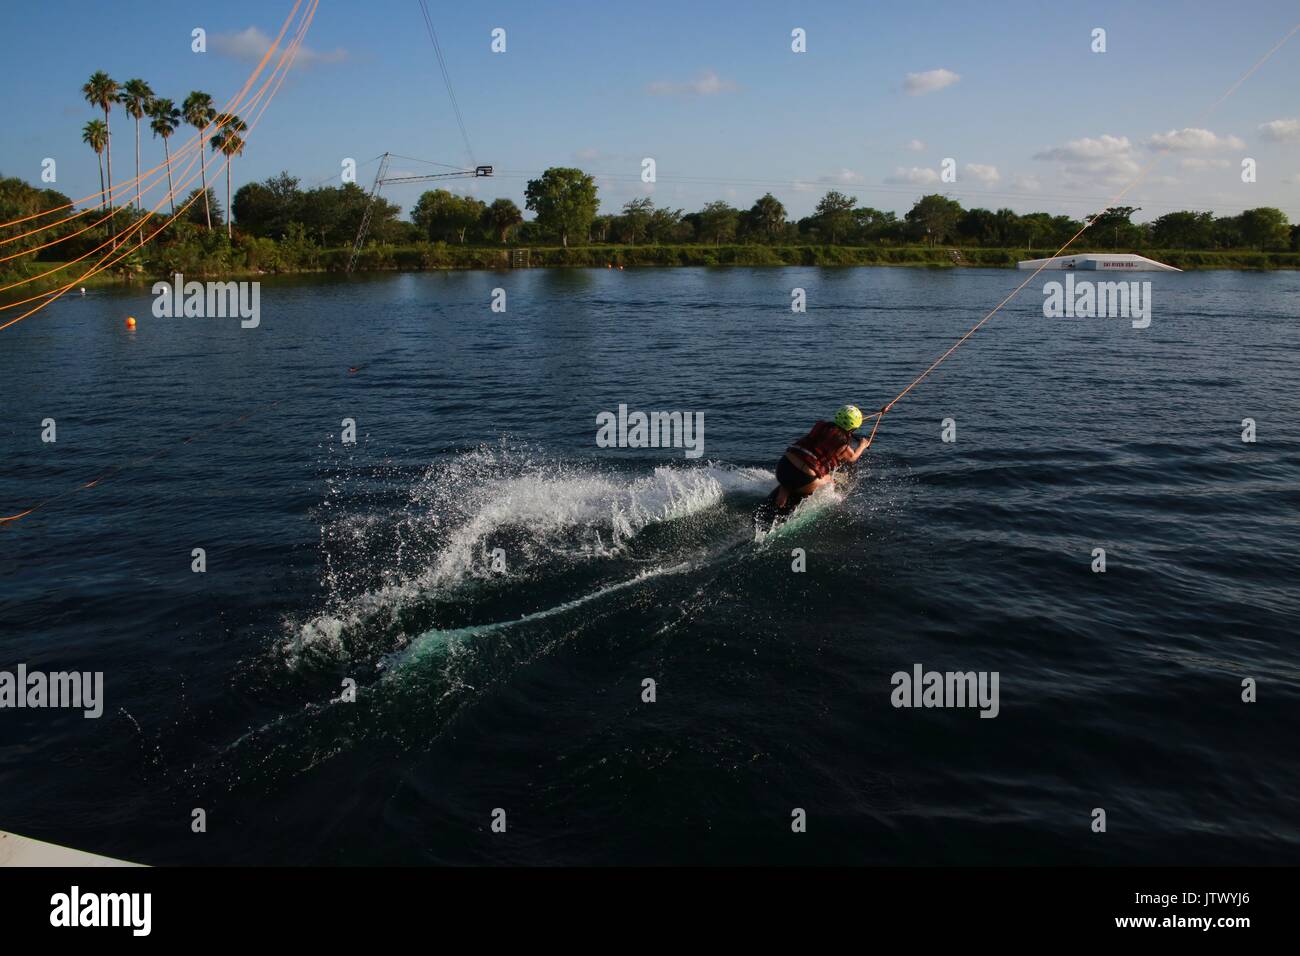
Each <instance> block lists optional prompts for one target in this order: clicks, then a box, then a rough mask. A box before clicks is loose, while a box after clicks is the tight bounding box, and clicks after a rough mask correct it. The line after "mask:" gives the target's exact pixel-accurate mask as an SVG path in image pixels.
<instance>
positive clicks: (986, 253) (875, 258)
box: [321, 244, 1300, 271]
mask: <svg viewBox="0 0 1300 956" xmlns="http://www.w3.org/2000/svg"><path fill="white" fill-rule="evenodd" d="M1051 251H1052V250H1046V251H1045V250H1042V249H1038V250H1031V249H989V248H982V247H975V248H967V249H954V248H952V247H944V246H937V247H934V248H931V247H927V246H828V245H801V246H795V245H790V246H766V245H726V246H704V245H680V246H671V245H647V246H613V245H599V246H573V247H571V248H568V249H564V248H562V247H557V246H550V247H533V248H531V249H529V250H528V255H529V262H530V265H532V266H534V267H538V266H540V267H547V266H561V267H563V266H568V267H585V268H597V269H599V268H605V267H606V266H609V265H613V266H620V265H621V266H626V267H636V266H909V265H913V266H933V267H941V268H954V267H962V266H968V267H978V268H1012V269H1013V268H1015V265H1016V263H1017V262H1019V261H1020V260H1022V259H1034V258H1039V257H1042V256H1046V255H1048V254H1049V253H1050V252H1051ZM1124 251H1126V252H1127V251H1129V250H1124ZM1142 254H1143V255H1147V256H1149V257H1150V258H1152V259H1156V260H1157V261H1160V262H1166V263H1168V264H1169V265H1172V266H1177V267H1178V268H1180V269H1300V252H1246V251H1225V252H1202V251H1197V250H1176V249H1157V250H1145V251H1144V252H1143V253H1142ZM348 255H349V252H348V251H347V250H331V251H328V252H326V253H324V254H323V255H322V257H321V258H322V265H323V266H324V267H325V268H327V269H329V270H331V271H334V270H336V269H337V270H342V269H344V268H346V266H347V259H348ZM508 265H509V252H507V251H505V250H502V249H493V248H487V247H475V246H449V245H440V244H432V245H422V246H400V247H399V246H375V247H371V248H367V249H366V250H364V251H363V252H362V255H361V258H360V259H359V260H358V263H357V268H358V269H361V270H377V269H500V268H506V267H508Z"/></svg>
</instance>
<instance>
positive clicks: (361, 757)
mask: <svg viewBox="0 0 1300 956" xmlns="http://www.w3.org/2000/svg"><path fill="white" fill-rule="evenodd" d="M1023 277H1024V274H1023V273H1013V272H1005V271H977V270H944V271H931V270H912V269H844V270H818V269H764V270H747V269H719V270H687V269H677V270H643V271H628V272H608V271H531V272H528V271H523V272H512V273H505V274H488V273H474V274H457V275H427V274H422V275H393V276H382V277H375V278H360V279H356V280H353V281H340V280H326V279H321V280H313V281H307V282H302V281H274V282H272V281H268V282H265V283H264V284H263V288H262V299H261V310H262V317H261V326H260V327H259V328H257V329H241V328H240V327H239V324H238V322H237V321H236V320H231V319H175V320H167V319H155V318H153V317H152V316H151V314H150V305H151V302H152V297H151V295H150V293H149V290H148V289H147V288H141V289H136V290H134V291H129V292H108V291H101V292H93V293H91V294H90V295H88V296H87V297H85V298H82V299H75V300H73V299H69V300H65V301H62V302H59V303H57V304H56V305H54V306H52V307H51V308H49V309H47V310H45V311H44V312H41V313H39V314H37V315H36V316H33V317H32V318H31V319H28V320H27V321H25V322H23V323H21V324H19V325H18V326H15V327H13V328H11V329H9V330H7V331H5V332H4V333H0V382H2V383H3V389H2V390H0V394H3V413H2V414H0V512H2V513H4V514H9V513H12V512H15V511H19V510H22V509H23V508H25V507H28V506H30V505H31V504H33V503H36V502H38V501H41V500H43V499H45V498H48V497H50V496H52V495H57V494H59V493H61V492H71V493H69V494H66V495H65V496H64V497H62V498H60V499H58V500H56V501H53V502H51V503H50V504H48V505H46V506H45V507H44V508H42V509H40V510H38V511H36V512H35V513H33V514H31V515H30V516H28V517H27V518H24V519H22V520H21V521H18V522H15V523H12V524H10V525H7V526H0V669H9V670H12V669H14V668H15V667H16V665H17V664H18V663H20V662H21V663H25V664H26V665H27V666H28V668H29V669H32V670H47V671H53V670H67V669H76V670H80V671H103V673H104V680H105V696H106V705H105V713H104V716H103V717H102V718H100V719H98V720H87V719H83V718H82V717H81V716H80V714H79V713H71V712H68V711H59V710H22V711H16V710H4V711H0V828H3V829H8V830H11V831H15V832H18V833H23V834H27V835H32V836H37V837H41V838H44V839H49V840H54V841H56V842H60V843H67V844H71V845H74V846H78V847H81V848H85V849H90V850H95V851H98V852H102V853H108V854H111V855H114V856H120V857H125V858H128V859H133V860H139V861H142V862H148V863H158V864H162V863H179V862H216V863H244V862H251V863H276V862H279V863H374V862H400V863H483V862H509V863H612V862H654V863H660V862H840V863H1029V862H1034V863H1044V862H1051V863H1079V862H1083V863H1102V862H1111V863H1118V862H1129V863H1174V862H1178V863H1187V862H1194V863H1208V862H1223V863H1232V862H1240V863H1263V862H1294V861H1295V860H1296V858H1297V851H1298V850H1300V832H1298V830H1297V823H1296V820H1297V815H1296V812H1295V807H1296V804H1295V793H1296V792H1297V790H1300V766H1298V762H1297V757H1296V740H1297V737H1298V736H1300V707H1298V706H1297V704H1298V703H1300V689H1298V687H1297V680H1298V679H1300V667H1298V666H1297V653H1296V632H1297V625H1298V624H1300V584H1297V574H1296V567H1297V564H1298V563H1300V522H1297V517H1296V515H1297V505H1300V390H1297V388H1296V384H1297V376H1296V369H1297V359H1298V358H1300V304H1298V303H1300V300H1298V298H1297V293H1300V276H1297V275H1296V274H1284V273H1278V274H1244V273H1228V272H1213V273H1192V274H1180V275H1172V274H1154V275H1144V276H1141V277H1138V278H1140V279H1144V280H1150V281H1151V282H1152V283H1153V285H1154V290H1153V292H1154V297H1155V298H1154V314H1153V318H1152V322H1151V326H1150V328H1149V329H1146V330H1144V331H1137V330H1134V329H1132V328H1131V327H1130V324H1129V323H1128V322H1127V321H1126V320H1121V319H1108V320H1103V319H1076V320H1049V319H1045V318H1043V317H1042V315H1041V302H1042V293H1041V287H1042V282H1041V281H1038V282H1036V283H1035V284H1034V286H1032V287H1031V288H1030V289H1029V290H1027V292H1026V294H1025V296H1024V298H1023V299H1022V300H1020V301H1018V302H1017V303H1015V304H1013V305H1012V306H1011V307H1009V308H1008V309H1007V310H1005V312H1004V313H1003V314H1000V315H999V316H997V317H996V318H995V319H993V320H992V321H991V322H990V323H989V324H988V325H987V326H985V327H984V328H983V329H982V330H981V331H980V332H979V333H977V334H976V335H975V336H974V337H973V338H972V339H971V340H970V341H969V342H968V343H967V344H966V345H965V346H963V347H962V349H961V350H959V351H958V352H957V353H956V354H955V355H954V357H953V358H952V359H950V360H949V361H948V362H946V363H945V364H944V365H942V366H941V367H940V368H939V370H938V371H937V372H936V373H935V374H934V375H933V376H932V377H931V378H930V379H928V380H927V381H926V382H925V383H924V384H922V385H921V386H920V387H918V388H917V389H916V390H915V391H914V392H913V393H911V394H910V395H909V396H908V397H907V398H906V399H905V400H904V401H903V402H901V403H900V404H899V405H898V406H897V407H896V408H895V410H894V411H893V412H891V413H890V414H889V415H888V416H887V417H886V419H885V421H884V424H883V426H882V427H881V430H880V433H879V436H878V438H877V441H876V444H875V446H874V447H873V448H872V450H871V451H870V452H869V453H868V454H867V456H865V457H864V459H863V466H864V467H862V468H860V469H859V471H858V473H857V475H856V476H855V477H854V479H853V481H851V482H848V483H846V484H845V486H844V487H842V488H841V489H839V490H838V491H836V492H834V493H831V494H828V495H826V496H824V499H822V500H819V501H817V502H815V503H814V505H815V507H811V508H809V509H808V510H807V512H806V513H802V514H801V515H800V516H799V520H797V521H796V522H794V523H793V524H792V526H791V527H789V528H787V529H786V530H785V531H784V532H783V533H782V534H781V535H778V536H777V537H775V538H770V539H767V540H764V541H756V540H755V536H754V533H753V530H752V527H751V524H750V513H751V511H752V510H753V508H754V507H755V505H757V504H758V502H759V501H760V500H761V499H762V498H763V496H764V495H765V494H766V492H767V490H768V489H769V487H770V486H771V479H770V473H771V469H772V467H773V465H774V464H775V461H776V459H777V457H778V456H779V455H780V453H781V451H782V449H783V448H784V447H785V445H786V444H787V443H788V442H789V441H790V440H791V439H793V438H795V437H797V436H798V435H799V434H800V433H801V432H802V431H803V430H804V429H805V428H806V427H807V425H809V424H810V423H811V422H812V421H813V420H815V419H817V418H822V417H827V416H828V415H829V414H830V413H831V412H832V411H833V410H834V408H835V407H836V406H838V405H839V404H840V403H842V402H844V401H856V402H857V403H859V404H861V405H862V406H863V407H864V408H868V409H870V408H875V407H879V406H880V405H881V404H883V403H884V402H885V401H887V400H888V399H890V398H892V397H893V396H894V394H896V393H897V392H898V390H899V389H901V388H902V387H903V386H904V385H905V384H906V383H907V382H908V381H909V380H910V379H911V378H912V376H913V375H915V374H916V373H917V372H919V371H920V370H921V369H922V368H924V367H925V366H926V365H927V364H928V363H929V362H930V361H931V360H932V359H933V358H934V357H936V356H937V355H938V354H939V353H940V352H942V351H943V350H944V349H945V348H946V347H947V346H948V345H949V344H950V343H951V342H952V341H953V340H954V339H955V338H957V337H958V336H959V335H960V334H961V333H962V332H964V331H965V330H966V329H967V328H968V327H969V326H970V325H971V324H972V323H973V322H975V321H976V320H977V319H978V318H979V317H980V315H982V314H983V312H984V311H985V310H987V308H989V307H990V306H991V305H992V304H993V303H995V302H997V301H998V300H999V299H1000V298H1001V297H1002V296H1003V295H1004V294H1005V293H1006V292H1007V291H1008V290H1009V289H1010V288H1011V287H1012V286H1013V285H1014V284H1015V283H1017V282H1018V281H1019V280H1020V279H1022V278H1023ZM1044 278H1046V277H1044ZM1058 278H1059V276H1058ZM796 286H797V287H802V288H805V289H806V290H807V293H808V298H809V311H808V313H807V314H805V315H793V314H791V312H790V310H789V303H790V290H791V289H792V288H794V287H796ZM495 287H501V288H504V289H505V290H506V292H507V296H508V299H507V308H508V311H507V312H506V313H505V314H500V313H494V312H492V311H491V309H490V302H491V295H492V290H493V288H495ZM126 315H134V316H136V317H137V318H138V319H139V328H138V329H137V330H136V331H134V332H128V331H126V329H125V328H124V327H123V319H124V317H125V316H126ZM350 369H356V371H350ZM273 403H274V404H273ZM620 403H625V404H627V405H628V406H629V407H630V408H631V409H633V410H636V409H640V410H645V411H653V410H658V411H675V410H677V411H684V412H703V413H704V417H705V422H706V425H705V444H704V455H703V457H701V458H699V459H688V458H687V457H685V455H684V454H683V453H682V451H681V450H680V449H644V450H642V449H617V448H598V447H597V446H596V442H595V434H596V427H595V417H596V415H597V414H598V413H599V412H601V411H605V410H611V411H612V410H615V409H617V407H618V405H619V404H620ZM246 414H247V415H248V417H247V418H246V419H245V420H243V421H237V419H239V418H240V417H241V416H244V415H246ZM46 418H53V419H55V421H56V423H57V429H58V431H57V439H58V440H57V442H56V443H54V444H45V443H42V442H41V440H40V436H41V422H42V420H43V419H46ZM345 418H350V419H354V420H355V421H356V423H357V436H358V438H357V443H356V444H355V445H346V444H343V443H342V442H341V441H340V431H341V426H340V423H341V421H342V420H343V419H345ZM945 418H952V419H954V420H955V422H956V428H957V441H956V442H953V443H944V442H942V441H941V440H940V433H941V422H942V420H943V419H945ZM1244 418H1253V419H1255V420H1256V422H1257V428H1258V441H1257V442H1255V443H1253V444H1248V443H1243V442H1242V441H1241V432H1242V420H1243V419H1244ZM191 436H193V440H192V441H190V442H188V443H186V442H185V439H186V438H187V437H191ZM118 466H121V470H120V471H112V469H115V468H117V467H118ZM105 472H109V474H108V476H107V477H106V478H105V479H104V480H103V481H102V482H101V483H100V484H98V485H96V486H94V487H93V488H90V489H86V490H80V491H73V490H72V489H75V488H76V487H77V486H78V485H80V484H82V483H85V482H87V481H90V480H91V479H93V478H96V477H98V476H100V475H103V474H104V473H105ZM1098 547H1100V548H1105V550H1106V552H1107V570H1106V572H1105V573H1104V574H1097V573H1093V571H1092V570H1091V564H1092V552H1093V549H1094V548H1098ZM194 548H204V549H205V550H206V554H207V571H206V573H203V574H196V573H193V572H192V571H191V569H190V567H191V560H192V558H191V551H192V549H194ZM498 548H499V549H501V551H500V554H501V555H502V556H503V557H504V560H505V562H506V571H505V573H496V572H494V571H493V570H492V568H491V566H490V561H491V555H492V553H493V552H494V551H495V549H498ZM795 548H800V549H803V551H804V553H805V554H806V561H807V570H806V571H805V572H803V573H795V572H793V571H792V570H791V562H792V560H793V559H792V550H793V549H795ZM918 663H919V664H921V665H923V666H924V668H926V669H935V670H941V671H948V670H961V671H966V670H983V671H997V672H998V674H999V675H1000V712H999V714H998V716H997V717H996V718H994V719H981V718H980V717H979V715H978V712H977V711H975V710H971V709H952V708H950V709H897V708H895V707H893V706H891V703H890V695H891V691H892V690H893V688H892V686H891V682H890V678H891V675H892V674H893V673H894V672H896V671H900V670H901V671H911V669H912V667H913V665H914V664H918ZM646 678H650V679H653V680H654V681H656V682H657V685H656V697H657V699H656V701H655V702H654V703H644V702H642V699H641V695H642V681H643V680H645V679H646ZM1245 678H1253V679H1254V680H1255V681H1256V682H1257V685H1258V701H1257V702H1255V703H1244V702H1243V701H1242V699H1241V694H1242V681H1243V679H1245ZM345 679H351V680H354V681H355V682H356V685H357V687H358V693H357V700H356V702H355V703H348V702H337V703H336V702H332V700H333V699H335V698H338V697H339V695H340V693H341V692H342V690H343V685H342V682H343V681H344V680H345ZM195 808H203V809H204V810H205V811H206V814H207V820H208V831H207V832H206V833H201V834H196V833H193V832H191V826H190V822H191V813H192V811H193V810H194V809H195ZM496 808H501V809H504V810H505V811H506V814H507V821H508V829H507V832H506V833H504V834H496V833H493V832H492V831H491V828H490V824H491V819H492V813H493V811H494V809H496ZM794 808H802V809H804V810H805V811H806V812H807V816H808V828H807V832H806V833H804V834H793V833H792V832H791V827H790V821H791V812H792V810H793V809H794ZM1094 808H1102V809H1104V810H1105V811H1106V814H1107V831H1106V832H1105V833H1094V832H1092V831H1091V828H1090V825H1091V823H1092V811H1093V809H1094Z"/></svg>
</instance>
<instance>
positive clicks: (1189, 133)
mask: <svg viewBox="0 0 1300 956" xmlns="http://www.w3.org/2000/svg"><path fill="white" fill-rule="evenodd" d="M1147 148H1148V149H1154V150H1169V151H1171V152H1178V153H1188V152H1210V151H1212V150H1217V149H1245V148H1246V144H1245V143H1243V142H1242V141H1241V140H1239V139H1238V138H1237V137H1235V136H1219V135H1217V134H1215V133H1212V132H1210V131H1209V130H1208V129H1197V128H1195V127H1185V128H1183V129H1171V130H1170V131H1169V132H1167V133H1156V134H1155V135H1153V136H1152V137H1151V138H1150V139H1148V140H1147Z"/></svg>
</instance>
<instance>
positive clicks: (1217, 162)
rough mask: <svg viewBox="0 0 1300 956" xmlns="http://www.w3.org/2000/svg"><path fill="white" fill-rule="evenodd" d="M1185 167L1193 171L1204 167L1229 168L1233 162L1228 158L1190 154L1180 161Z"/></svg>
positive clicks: (1180, 164)
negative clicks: (1206, 157)
mask: <svg viewBox="0 0 1300 956" xmlns="http://www.w3.org/2000/svg"><path fill="white" fill-rule="evenodd" d="M1178 165H1179V166H1181V167H1183V169H1189V170H1192V171H1193V172H1196V171H1199V170H1203V169H1227V168H1228V167H1229V166H1231V165H1232V164H1231V163H1230V162H1228V161H1227V160H1226V159H1204V158H1202V157H1199V156H1189V157H1188V158H1187V159H1184V160H1181V161H1180V162H1179V163H1178Z"/></svg>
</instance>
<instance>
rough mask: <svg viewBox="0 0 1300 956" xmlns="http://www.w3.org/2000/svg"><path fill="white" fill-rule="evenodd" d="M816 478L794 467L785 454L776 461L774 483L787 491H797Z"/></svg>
mask: <svg viewBox="0 0 1300 956" xmlns="http://www.w3.org/2000/svg"><path fill="white" fill-rule="evenodd" d="M816 480H817V479H816V478H815V477H814V476H812V475H810V474H808V472H806V471H804V470H802V469H800V468H796V467H795V466H794V464H793V463H792V462H791V461H790V459H789V458H786V457H785V455H782V456H781V460H780V461H778V462H777V463H776V483H777V484H778V485H780V486H781V487H782V488H784V489H786V490H787V491H798V490H799V489H800V488H803V487H804V486H806V485H810V484H812V483H813V482H814V481H816Z"/></svg>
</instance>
